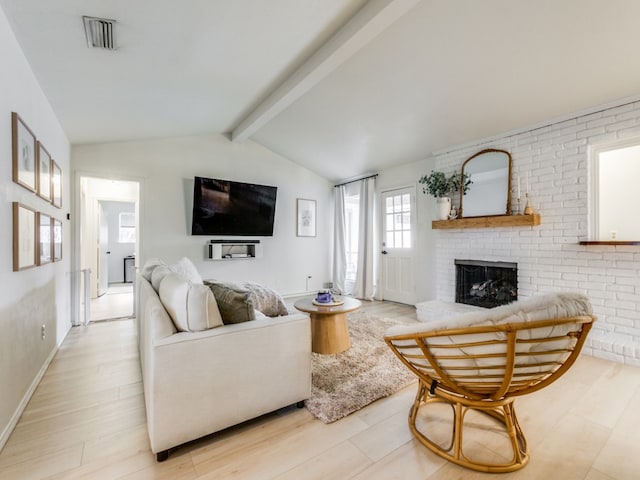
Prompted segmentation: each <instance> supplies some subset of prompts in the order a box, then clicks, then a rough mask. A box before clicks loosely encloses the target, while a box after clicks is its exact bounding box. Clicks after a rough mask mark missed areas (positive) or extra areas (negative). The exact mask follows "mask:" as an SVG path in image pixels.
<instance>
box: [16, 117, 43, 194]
mask: <svg viewBox="0 0 640 480" xmlns="http://www.w3.org/2000/svg"><path fill="white" fill-rule="evenodd" d="M11 133H12V159H13V181H14V182H16V183H17V184H19V185H22V186H23V187H24V188H26V189H28V190H31V191H32V192H35V191H36V183H37V177H36V136H35V135H34V134H33V132H32V131H31V130H30V129H29V127H27V125H26V124H25V123H24V121H23V120H22V119H21V118H20V115H18V114H17V113H16V112H11Z"/></svg>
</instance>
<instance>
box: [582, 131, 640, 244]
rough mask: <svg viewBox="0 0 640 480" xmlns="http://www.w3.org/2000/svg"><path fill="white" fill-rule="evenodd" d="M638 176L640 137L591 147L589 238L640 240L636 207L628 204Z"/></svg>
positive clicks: (639, 224)
mask: <svg viewBox="0 0 640 480" xmlns="http://www.w3.org/2000/svg"><path fill="white" fill-rule="evenodd" d="M639 177H640V139H638V138H636V139H633V140H625V141H619V142H615V143H611V144H607V145H601V146H598V147H594V148H593V149H592V152H591V191H590V210H591V211H590V215H589V222H590V223H589V238H590V239H591V240H597V241H638V240H640V222H639V221H638V217H637V213H636V211H635V207H634V206H633V205H630V204H629V200H630V199H631V198H633V195H632V192H634V191H635V189H636V188H637V186H636V183H637V179H638V178H639ZM634 215H636V217H635V218H634V217H633V216H634Z"/></svg>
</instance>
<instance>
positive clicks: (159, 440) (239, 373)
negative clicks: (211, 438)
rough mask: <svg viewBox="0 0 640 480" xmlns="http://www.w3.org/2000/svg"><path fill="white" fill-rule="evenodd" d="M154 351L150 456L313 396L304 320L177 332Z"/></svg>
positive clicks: (159, 340) (296, 318)
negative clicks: (152, 453) (151, 453)
mask: <svg viewBox="0 0 640 480" xmlns="http://www.w3.org/2000/svg"><path fill="white" fill-rule="evenodd" d="M151 348H152V349H153V354H152V355H153V357H154V361H153V365H152V366H150V370H151V372H150V375H149V377H151V378H150V383H151V384H150V385H145V392H146V393H148V398H147V417H148V424H149V425H148V426H149V436H150V440H151V447H152V450H153V451H154V452H159V451H162V450H166V449H168V448H171V447H173V446H175V445H179V444H181V443H184V442H187V441H189V440H193V439H195V438H199V437H200V436H203V435H207V434H209V433H212V432H215V431H218V430H221V429H224V428H227V427H229V426H231V425H235V424H237V423H240V422H243V421H245V420H248V419H250V418H254V417H257V416H259V415H262V414H265V413H268V412H271V411H274V410H276V409H278V408H281V407H283V406H286V405H290V404H293V403H296V402H298V401H301V400H304V399H306V398H308V397H309V396H310V394H311V326H310V322H309V318H308V317H307V316H306V315H303V314H294V315H287V316H283V317H276V318H267V319H259V320H254V321H251V322H245V323H239V324H231V325H224V326H222V327H218V328H214V329H211V330H206V331H201V332H179V333H176V334H174V335H171V336H169V337H165V338H157V339H155V340H154V341H153V345H152V347H151ZM145 383H147V379H146V378H145Z"/></svg>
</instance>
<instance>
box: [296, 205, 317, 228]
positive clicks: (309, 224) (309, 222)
mask: <svg viewBox="0 0 640 480" xmlns="http://www.w3.org/2000/svg"><path fill="white" fill-rule="evenodd" d="M297 217H298V228H297V235H298V237H315V236H316V201H315V200H308V199H305V198H298V199H297Z"/></svg>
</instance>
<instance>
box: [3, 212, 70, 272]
mask: <svg viewBox="0 0 640 480" xmlns="http://www.w3.org/2000/svg"><path fill="white" fill-rule="evenodd" d="M60 260H62V221H61V220H58V219H57V218H55V217H52V216H50V215H48V214H46V213H43V212H37V211H35V210H34V209H33V208H31V207H28V206H26V205H23V204H21V203H19V202H13V271H14V272H18V271H20V270H25V269H27V268H31V267H36V266H40V265H46V264H47V263H51V262H58V261H60Z"/></svg>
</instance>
